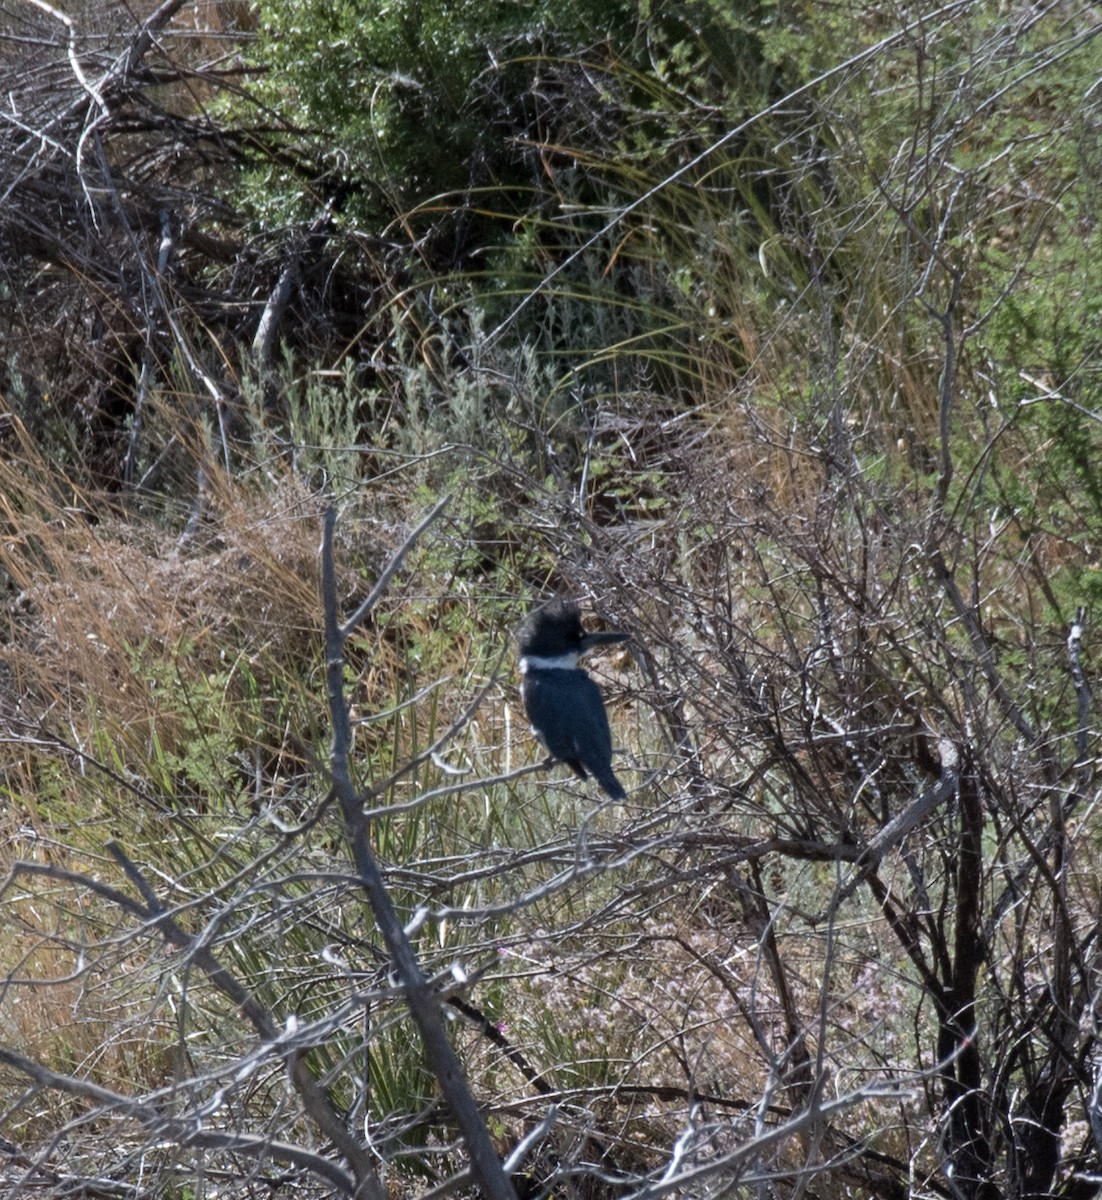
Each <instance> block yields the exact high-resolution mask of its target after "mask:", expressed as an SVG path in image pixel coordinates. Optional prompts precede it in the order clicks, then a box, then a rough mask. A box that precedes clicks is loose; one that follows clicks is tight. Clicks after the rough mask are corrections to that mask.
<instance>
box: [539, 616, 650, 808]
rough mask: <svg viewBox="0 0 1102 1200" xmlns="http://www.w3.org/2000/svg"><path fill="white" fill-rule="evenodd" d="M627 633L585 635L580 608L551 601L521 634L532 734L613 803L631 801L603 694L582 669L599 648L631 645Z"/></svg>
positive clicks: (552, 753) (554, 755)
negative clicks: (615, 763)
mask: <svg viewBox="0 0 1102 1200" xmlns="http://www.w3.org/2000/svg"><path fill="white" fill-rule="evenodd" d="M630 636H631V635H630V634H627V633H586V632H585V630H584V629H583V628H582V620H581V617H580V616H579V615H578V609H577V606H576V605H573V604H570V603H569V602H567V601H565V600H552V601H551V603H550V604H545V605H544V606H543V607H542V608H537V609H536V610H535V611H534V612H532V613H529V615H528V617H527V619H526V620H525V622H524V625H523V626H522V628H521V631H520V636H519V639H518V640H519V642H520V670H521V674H522V675H523V676H524V682H523V684H522V685H521V695H522V696H523V698H524V709H525V712H527V714H528V720H529V721H531V723H532V731H533V732H534V733H535V735H536V737H538V738H539V740H540V741H541V742H542V743H543V744H544V746H546V747H547V750H548V752H549V753H550V755H551V757H552V758H556V759H558V760H559V761H560V762H564V763H566V765H567V766H568V767H569V768H570V769H571V770H572V771H573V772H574V774H575V775H577V776H578V778H579V779H585V778H587V773H588V774H589V775H592V776H593V778H594V779H596V781H597V783H598V784H599V785H600V787H601V790H602V791H604V792H606V793H607V794H608V795H609V796H611V797H612V799H613V800H622V799H623V798H624V796H625V795H626V793H625V791H624V789H623V787H621V785H620V781H619V780H618V779H617V778H616V776H615V775H614V774H613V773H612V734H611V733H610V732H609V728H608V716H607V714H606V713H605V706H604V704H603V703H602V701H601V693H600V691H599V690H598V689H597V685H596V684H595V683H594V682H593V680H592V679H590V678H589V676H588V675H587V674H586V672H585V671H583V670H582V668H581V667H579V666H578V659H579V658H580V657H581V656H582V655H583V654H585V653H587V652H588V651H590V650H593V649H594V648H595V647H597V646H608V645H612V644H613V643H617V642H626V641H628V639H629V638H630Z"/></svg>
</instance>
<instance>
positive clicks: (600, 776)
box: [589, 767, 627, 800]
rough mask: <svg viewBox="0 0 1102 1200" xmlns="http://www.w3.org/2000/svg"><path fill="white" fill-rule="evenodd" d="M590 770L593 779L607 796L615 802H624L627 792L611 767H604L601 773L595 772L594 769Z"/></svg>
mask: <svg viewBox="0 0 1102 1200" xmlns="http://www.w3.org/2000/svg"><path fill="white" fill-rule="evenodd" d="M589 769H590V771H592V773H593V778H594V779H596V781H597V785H598V787H600V789H601V791H602V792H604V793H605V795H606V796H608V797H610V798H611V799H613V800H623V799H625V798H626V796H627V792H625V791H624V789H623V786H622V785H621V783H620V781H619V780H618V779H617V778H616V776H615V775H614V774H613V773H612V768H611V767H604V768H602V769H601V770H599V771H594V770H593V768H592V767H590V768H589Z"/></svg>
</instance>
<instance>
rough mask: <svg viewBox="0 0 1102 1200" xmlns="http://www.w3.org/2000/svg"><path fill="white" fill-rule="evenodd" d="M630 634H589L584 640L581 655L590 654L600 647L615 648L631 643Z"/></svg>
mask: <svg viewBox="0 0 1102 1200" xmlns="http://www.w3.org/2000/svg"><path fill="white" fill-rule="evenodd" d="M630 641H631V634H630V633H587V634H586V635H585V636H584V637H583V638H582V648H581V650H580V653H581V654H588V653H589V652H590V650H596V649H597V647H598V646H615V645H619V643H620V642H630Z"/></svg>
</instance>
